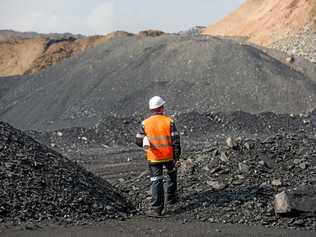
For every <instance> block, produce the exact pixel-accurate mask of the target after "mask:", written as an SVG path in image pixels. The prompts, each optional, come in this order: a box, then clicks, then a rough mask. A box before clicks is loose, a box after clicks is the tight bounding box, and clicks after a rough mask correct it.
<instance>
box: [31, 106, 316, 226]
mask: <svg viewBox="0 0 316 237" xmlns="http://www.w3.org/2000/svg"><path fill="white" fill-rule="evenodd" d="M175 118H176V121H177V125H178V128H179V131H180V133H181V135H182V144H183V150H184V154H183V156H182V159H183V162H182V167H181V168H180V169H179V198H180V199H179V203H178V204H177V205H175V206H173V207H166V208H167V213H166V215H167V218H171V219H174V220H176V221H179V222H181V223H191V222H192V221H202V222H207V223H217V224H220V223H231V224H247V225H265V226H270V227H278V228H280V227H282V228H297V229H306V230H315V223H316V219H315V211H316V210H315V208H314V207H315V206H316V205H315V192H314V190H315V185H316V183H315V182H316V163H315V162H316V159H315V154H316V140H315V138H314V134H315V128H316V127H315V124H316V117H315V113H314V112H312V113H307V114H301V115H294V114H289V115H287V114H284V115H280V114H279V115H278V114H274V113H262V114H257V115H255V114H249V113H245V112H232V113H202V114H200V113H196V112H192V113H187V114H186V113H184V114H181V113H180V114H176V115H175ZM141 120H142V116H140V115H138V116H134V117H132V118H130V119H128V118H121V117H113V118H111V117H107V118H104V119H103V120H101V121H100V122H99V123H98V125H97V126H95V127H92V128H90V129H87V128H73V129H60V130H56V131H51V132H35V131H28V132H27V133H28V134H29V135H31V136H32V137H35V138H36V139H37V140H38V141H41V142H42V143H45V144H47V145H48V146H50V147H51V148H53V149H55V150H58V151H60V152H62V153H63V154H65V155H67V156H68V157H69V158H70V159H71V160H73V161H76V163H77V164H80V165H81V166H83V167H85V168H86V169H88V170H89V171H91V172H92V173H94V174H96V175H98V176H100V177H103V178H105V179H107V180H109V181H110V182H111V183H112V184H113V185H114V187H115V188H116V189H117V190H120V192H121V193H124V196H126V197H128V199H129V201H130V202H131V203H133V204H134V205H135V206H136V209H137V212H136V213H137V214H138V215H143V212H144V210H146V209H147V208H148V205H149V198H150V182H149V177H148V172H147V167H146V162H145V160H144V155H143V151H142V150H141V149H139V148H137V147H136V146H135V145H133V142H134V134H135V132H136V130H137V128H138V126H139V123H140V121H141ZM283 191H284V192H285V194H286V197H287V199H288V205H289V206H290V208H288V209H286V210H285V211H283V212H285V213H279V214H278V213H276V212H278V210H279V209H277V207H275V198H276V195H277V194H279V193H282V192H283Z"/></svg>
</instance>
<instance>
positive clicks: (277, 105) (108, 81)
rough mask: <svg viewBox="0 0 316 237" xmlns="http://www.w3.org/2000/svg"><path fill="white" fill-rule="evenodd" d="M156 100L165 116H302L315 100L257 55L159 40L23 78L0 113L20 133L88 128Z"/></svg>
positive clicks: (197, 41) (127, 42)
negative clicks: (235, 113)
mask: <svg viewBox="0 0 316 237" xmlns="http://www.w3.org/2000/svg"><path fill="white" fill-rule="evenodd" d="M65 72H67V73H65ZM34 88H38V89H37V90H34ZM155 94H158V95H161V96H163V97H164V98H165V99H166V100H167V101H168V110H169V111H170V113H171V114H172V113H174V112H188V111H194V110H195V111H198V112H209V111H215V112H216V111H236V110H241V111H245V112H252V113H258V112H263V111H274V112H279V113H292V112H293V113H300V112H306V111H308V110H312V109H313V108H314V107H315V99H316V98H315V94H316V93H315V85H314V82H313V81H312V80H310V79H309V78H308V77H306V76H304V75H303V74H302V73H299V72H297V71H295V70H293V69H292V68H290V67H289V66H287V65H284V64H282V63H281V62H279V61H277V60H275V59H274V58H272V57H270V56H269V55H267V54H265V53H264V52H262V51H260V50H259V49H256V48H254V47H251V46H247V45H240V44H239V43H236V42H234V41H230V40H223V39H218V38H213V37H194V38H192V37H187V36H179V35H163V36H160V37H146V38H141V39H140V38H139V37H123V38H117V40H115V41H110V42H108V43H107V44H102V45H99V46H97V47H95V48H93V49H91V50H89V51H88V52H87V53H84V54H82V55H81V56H80V57H75V58H72V59H70V60H66V61H64V63H62V64H58V65H56V66H54V67H51V68H50V69H49V70H46V71H45V72H43V73H41V74H38V75H34V76H33V77H28V80H25V81H24V82H23V83H22V84H20V85H19V86H17V87H16V88H14V89H12V90H10V91H9V92H8V93H7V94H6V95H5V96H4V97H2V99H1V100H0V112H1V119H2V120H4V121H7V122H9V123H11V124H13V125H14V126H16V127H18V128H25V129H47V128H49V129H58V128H67V127H77V126H79V127H89V126H94V125H95V124H96V123H97V122H98V121H99V120H100V119H102V118H103V117H104V116H103V115H104V114H107V115H111V114H112V115H115V114H117V115H120V116H129V115H131V114H134V113H135V112H140V113H142V114H145V113H147V112H148V109H147V102H146V101H147V100H148V99H149V98H150V97H151V96H152V95H155ZM48 108H49V109H48Z"/></svg>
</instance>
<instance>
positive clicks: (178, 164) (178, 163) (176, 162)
mask: <svg viewBox="0 0 316 237" xmlns="http://www.w3.org/2000/svg"><path fill="white" fill-rule="evenodd" d="M174 165H175V167H176V168H177V169H178V168H180V166H181V162H180V161H179V160H176V161H175V163H174Z"/></svg>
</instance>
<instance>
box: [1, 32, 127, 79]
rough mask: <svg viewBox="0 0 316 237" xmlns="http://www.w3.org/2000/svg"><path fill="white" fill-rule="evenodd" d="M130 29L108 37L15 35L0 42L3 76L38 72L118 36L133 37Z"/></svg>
mask: <svg viewBox="0 0 316 237" xmlns="http://www.w3.org/2000/svg"><path fill="white" fill-rule="evenodd" d="M130 35H131V34H129V33H127V32H113V33H110V34H108V35H105V36H91V37H85V38H81V39H65V40H60V41H56V40H55V41H54V40H51V39H47V38H44V37H38V38H33V39H21V38H14V39H11V40H8V41H3V42H0V76H14V75H23V74H29V73H31V74H33V73H37V72H39V71H41V70H43V69H46V68H47V67H48V66H50V65H52V64H55V63H58V62H61V61H62V60H64V59H66V58H69V57H71V56H73V55H76V54H79V53H81V52H83V51H85V50H86V49H88V48H92V47H95V46H97V45H99V44H102V43H104V42H106V41H108V40H110V39H112V38H114V37H119V36H130Z"/></svg>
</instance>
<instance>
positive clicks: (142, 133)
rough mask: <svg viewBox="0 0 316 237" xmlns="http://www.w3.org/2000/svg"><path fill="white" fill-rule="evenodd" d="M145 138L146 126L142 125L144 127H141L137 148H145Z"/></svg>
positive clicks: (136, 141)
mask: <svg viewBox="0 0 316 237" xmlns="http://www.w3.org/2000/svg"><path fill="white" fill-rule="evenodd" d="M144 137H145V129H144V125H143V123H142V126H141V127H140V129H139V131H138V133H137V134H136V140H135V143H136V145H137V146H139V147H143V140H144Z"/></svg>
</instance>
